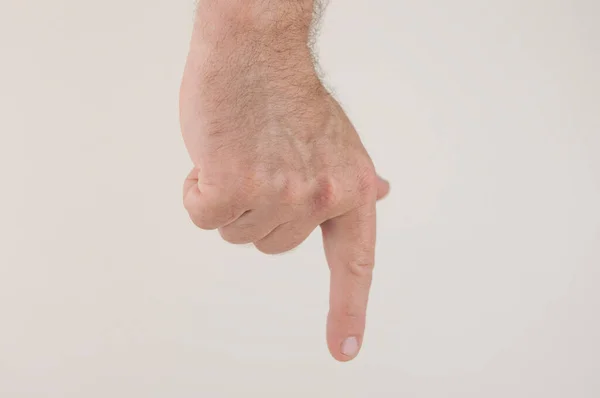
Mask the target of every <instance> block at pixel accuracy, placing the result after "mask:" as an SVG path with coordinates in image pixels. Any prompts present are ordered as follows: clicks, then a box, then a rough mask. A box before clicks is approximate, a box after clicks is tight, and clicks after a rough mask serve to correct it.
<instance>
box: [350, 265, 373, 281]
mask: <svg viewBox="0 0 600 398" xmlns="http://www.w3.org/2000/svg"><path fill="white" fill-rule="evenodd" d="M374 269H375V263H374V262H372V261H368V262H357V261H352V262H350V263H349V264H348V272H350V274H351V275H352V276H354V277H355V278H356V279H357V280H359V281H363V280H364V281H366V283H370V280H371V278H372V276H373V270H374Z"/></svg>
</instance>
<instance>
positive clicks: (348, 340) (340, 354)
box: [328, 336, 362, 362]
mask: <svg viewBox="0 0 600 398" xmlns="http://www.w3.org/2000/svg"><path fill="white" fill-rule="evenodd" d="M361 340H362V338H361V337H359V336H348V337H345V338H337V339H332V340H330V341H329V342H328V346H329V352H330V353H331V356H332V357H333V358H334V359H335V360H336V361H338V362H350V361H352V360H354V359H356V357H358V354H359V353H360V349H361Z"/></svg>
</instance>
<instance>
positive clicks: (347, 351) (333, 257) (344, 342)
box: [321, 200, 376, 361]
mask: <svg viewBox="0 0 600 398" xmlns="http://www.w3.org/2000/svg"><path fill="white" fill-rule="evenodd" d="M321 228H322V230H323V242H324V247H325V254H326V256H327V262H328V263H329V268H330V270H331V288H330V289H331V290H330V311H329V316H328V320H327V344H328V346H329V350H330V352H331V354H332V355H333V357H334V358H335V359H337V360H339V361H349V360H351V359H354V358H355V357H356V355H358V351H359V350H360V346H361V345H362V340H363V336H364V330H365V322H366V312H367V303H368V299H369V290H370V288H371V281H372V274H373V267H374V264H375V240H376V237H375V235H376V217H375V201H374V200H373V202H372V203H369V204H366V205H363V206H361V207H359V208H356V209H354V210H352V211H350V212H348V213H346V214H344V215H342V216H340V217H337V218H334V219H331V220H329V221H327V222H325V223H324V224H323V225H322V226H321Z"/></svg>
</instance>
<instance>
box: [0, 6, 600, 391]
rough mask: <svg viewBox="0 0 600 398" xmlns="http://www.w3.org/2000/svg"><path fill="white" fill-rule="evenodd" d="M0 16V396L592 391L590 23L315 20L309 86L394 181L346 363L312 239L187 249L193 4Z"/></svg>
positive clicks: (460, 14)
mask: <svg viewBox="0 0 600 398" xmlns="http://www.w3.org/2000/svg"><path fill="white" fill-rule="evenodd" d="M190 3H191V2H188V1H185V0H184V1H170V0H169V1H168V0H103V1H81V0H53V1H21V0H2V1H1V2H0V189H1V191H0V192H1V195H0V203H1V205H0V396H1V397H3V398H4V397H6V398H21V397H45V398H48V397H51V398H54V397H57V398H58V397H60V398H70V397H77V398H83V397H85V398H95V397H103V398H104V397H127V398H130V397H177V398H185V397H190V398H191V397H211V398H212V397H255V396H256V397H457V398H459V397H460V398H465V397H478V398H479V397H486V398H488V397H489V398H495V397H511V398H512V397H544V398H550V397H569V398H571V397H573V398H579V397H582V398H583V397H585V398H594V397H598V396H600V377H599V374H600V319H599V318H600V94H599V93H600V78H599V74H600V23H599V21H600V4H599V3H598V2H597V1H596V0H587V1H586V0H578V1H575V0H571V1H567V0H563V1H558V0H551V1H542V0H494V1H491V0H490V1H476V0H457V1H442V0H437V1H433V0H430V1H416V0H415V1H399V0H386V1H384V0H378V1H369V0H351V1H350V0H348V1H342V0H334V1H332V4H331V6H330V8H329V10H328V13H327V16H326V18H325V21H324V26H323V31H322V34H321V40H320V53H321V63H322V66H323V69H324V70H325V71H326V75H327V81H328V84H329V85H330V86H331V87H332V88H333V89H334V90H335V92H336V94H337V96H338V97H339V98H340V100H341V101H342V103H343V104H344V105H345V107H346V109H347V110H348V112H349V113H350V115H351V117H352V118H353V120H354V122H355V124H356V126H357V128H358V129H359V130H360V132H361V135H362V136H363V137H364V141H365V144H366V146H367V147H368V149H369V150H370V151H371V154H372V155H373V158H374V160H375V162H376V164H377V166H378V168H379V171H380V173H381V174H383V175H384V176H385V177H387V178H389V179H390V180H391V181H392V184H393V192H392V195H391V196H390V197H389V199H388V200H387V201H385V202H383V203H381V204H380V206H379V210H380V212H379V214H380V217H379V219H380V224H379V246H378V269H377V272H376V278H377V279H376V281H375V284H374V287H373V294H372V301H371V305H370V314H369V325H368V332H367V336H366V341H365V346H364V350H363V352H362V354H361V356H360V357H359V359H358V360H357V361H356V362H354V363H351V364H338V363H336V362H334V361H333V360H332V359H330V357H329V354H328V352H327V349H326V346H325V317H326V313H327V298H328V291H327V290H328V271H327V267H326V265H325V260H324V257H323V254H322V249H321V243H320V240H319V236H318V234H315V235H314V236H313V237H311V239H310V240H309V241H308V242H307V243H306V244H305V245H304V246H303V247H301V248H300V249H298V250H297V251H295V252H294V253H292V254H289V255H285V256H279V257H273V258H269V257H265V256H263V255H261V254H259V253H257V252H255V251H254V250H252V249H251V248H248V247H231V246H229V245H227V244H226V243H223V242H221V241H220V239H219V237H218V234H216V233H207V232H201V231H198V230H196V229H195V228H194V227H193V226H192V224H191V223H190V222H189V221H188V219H187V216H186V214H185V212H184V210H183V207H182V205H181V186H182V181H183V178H184V177H185V175H186V173H187V172H188V171H189V168H190V164H189V160H188V158H187V154H186V152H185V149H184V146H183V143H182V140H181V139H180V136H179V125H178V120H177V116H178V110H177V95H178V88H179V79H180V76H181V72H182V69H183V64H184V61H185V56H186V51H187V45H188V41H189V35H190V29H191V23H192V15H193V12H192V11H193V6H192V4H190Z"/></svg>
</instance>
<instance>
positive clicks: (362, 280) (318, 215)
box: [180, 0, 389, 361]
mask: <svg viewBox="0 0 600 398" xmlns="http://www.w3.org/2000/svg"><path fill="white" fill-rule="evenodd" d="M268 3H273V4H271V5H270V6H269V5H268ZM313 7H314V4H313V3H312V1H298V2H296V3H294V2H288V1H267V2H265V1H246V0H245V1H236V0H233V1H225V2H216V1H200V4H199V10H198V12H199V16H198V20H197V22H196V25H195V29H194V35H193V39H192V44H191V49H190V54H189V57H188V62H187V65H186V69H185V73H184V78H183V83H182V87H181V99H180V100H181V101H180V108H181V127H182V132H183V137H184V140H185V144H186V147H187V149H188V152H189V154H190V156H191V159H192V161H193V164H194V168H193V170H192V171H191V172H190V174H189V176H188V177H187V179H186V181H185V187H184V204H185V207H186V209H187V211H188V212H189V214H190V217H191V219H192V220H193V222H194V223H195V224H196V225H197V226H198V227H200V228H202V229H206V230H218V231H219V232H220V234H221V236H222V237H223V239H225V240H226V241H227V242H230V243H233V244H249V243H252V244H254V245H255V246H256V248H257V249H258V250H260V251H261V252H264V253H267V254H277V253H283V252H286V251H289V250H291V249H293V248H295V247H297V246H298V245H300V244H301V243H302V242H303V241H304V240H305V239H306V238H307V237H308V236H309V235H310V234H311V233H312V232H313V231H314V230H315V229H316V228H317V227H319V226H320V227H321V229H322V232H323V241H324V246H325V253H326V257H327V261H328V263H329V267H330V270H331V296H330V313H329V319H328V328H327V330H328V331H327V341H328V345H329V349H330V351H331V353H332V355H333V356H334V357H335V358H336V359H338V360H340V361H347V360H350V359H353V358H354V357H356V355H357V354H358V351H359V349H360V346H361V345H362V341H363V335H364V329H365V316H366V310H367V301H368V294H369V288H370V285H371V277H372V272H373V266H374V258H375V218H376V217H375V207H376V206H375V203H376V201H377V200H378V199H380V198H382V197H384V196H385V195H386V194H387V193H388V191H389V186H388V184H387V183H386V182H385V181H383V180H382V179H380V178H379V177H378V176H377V174H376V172H375V168H374V166H373V163H372V161H371V159H370V158H369V155H368V154H367V152H366V150H365V148H364V147H363V145H362V143H361V141H360V138H359V136H358V134H357V133H356V130H355V129H354V127H353V126H352V123H351V122H350V121H349V119H348V117H347V116H346V114H345V113H344V111H343V110H342V109H341V107H340V106H339V104H338V103H337V102H336V101H335V99H333V98H332V96H331V95H330V94H329V93H328V92H327V90H326V89H325V88H324V87H323V85H322V83H321V81H320V79H319V77H318V75H317V73H316V71H315V66H314V62H313V57H312V56H311V51H310V49H309V46H308V45H307V42H308V38H309V31H310V26H311V21H312V19H313Z"/></svg>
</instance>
